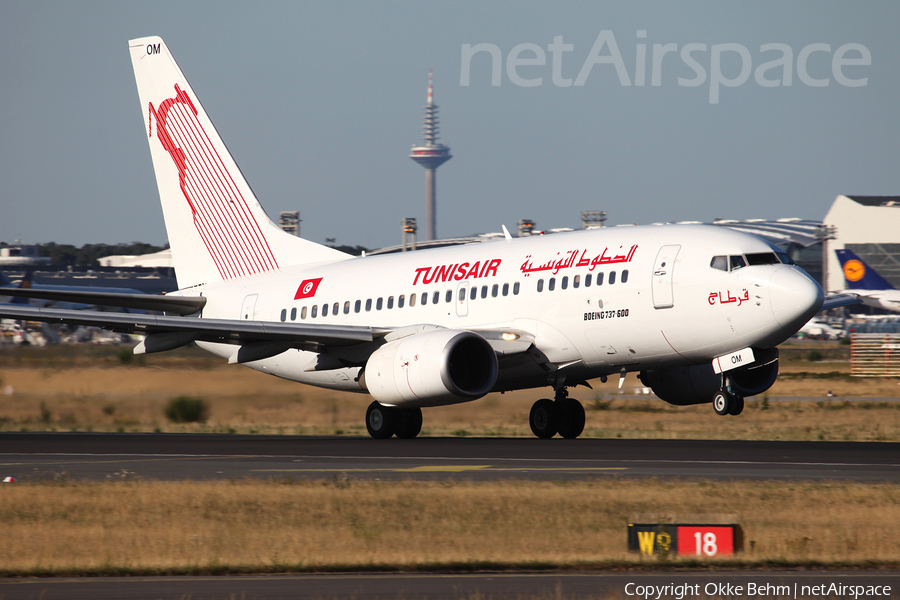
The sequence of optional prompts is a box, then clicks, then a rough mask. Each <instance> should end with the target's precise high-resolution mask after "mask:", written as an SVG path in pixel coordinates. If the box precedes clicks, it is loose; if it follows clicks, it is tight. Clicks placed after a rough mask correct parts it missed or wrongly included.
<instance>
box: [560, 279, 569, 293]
mask: <svg viewBox="0 0 900 600" xmlns="http://www.w3.org/2000/svg"><path fill="white" fill-rule="evenodd" d="M560 284H561V285H560V286H559V287H561V288H562V289H564V290H565V289H567V288H568V287H569V277H568V276H566V277H563V278H562V281H561V282H560Z"/></svg>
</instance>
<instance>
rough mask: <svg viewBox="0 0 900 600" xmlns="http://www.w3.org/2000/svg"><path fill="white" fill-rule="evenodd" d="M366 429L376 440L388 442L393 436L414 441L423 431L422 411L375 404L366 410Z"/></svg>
mask: <svg viewBox="0 0 900 600" xmlns="http://www.w3.org/2000/svg"><path fill="white" fill-rule="evenodd" d="M366 429H367V430H368V432H369V435H371V436H372V437H373V438H375V439H376V440H386V439H388V438H389V437H391V436H393V435H396V436H397V437H398V438H401V439H406V440H408V439H412V438H414V437H416V436H417V435H419V432H420V431H422V409H421V408H397V407H394V406H384V405H383V404H379V403H378V402H373V403H372V404H370V405H369V408H368V409H366Z"/></svg>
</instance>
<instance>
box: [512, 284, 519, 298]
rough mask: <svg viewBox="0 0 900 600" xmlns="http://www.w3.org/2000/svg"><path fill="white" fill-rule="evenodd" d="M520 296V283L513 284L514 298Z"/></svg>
mask: <svg viewBox="0 0 900 600" xmlns="http://www.w3.org/2000/svg"><path fill="white" fill-rule="evenodd" d="M518 295H519V282H518V281H517V282H515V283H514V284H513V296H518Z"/></svg>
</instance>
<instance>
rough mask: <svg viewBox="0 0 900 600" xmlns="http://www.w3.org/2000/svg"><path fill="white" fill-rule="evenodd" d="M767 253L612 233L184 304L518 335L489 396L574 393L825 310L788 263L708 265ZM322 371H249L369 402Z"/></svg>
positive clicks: (533, 240)
mask: <svg viewBox="0 0 900 600" xmlns="http://www.w3.org/2000/svg"><path fill="white" fill-rule="evenodd" d="M770 252H774V247H773V246H771V245H769V244H768V243H766V242H764V241H762V240H760V239H758V238H755V237H753V236H749V235H746V234H741V233H737V232H733V231H730V230H726V229H722V228H718V227H708V226H689V225H676V226H645V227H617V228H608V229H595V230H588V231H578V232H571V233H563V234H555V235H551V236H535V237H528V238H517V239H513V240H501V241H497V242H488V243H481V244H471V245H466V246H456V247H452V248H444V249H435V250H423V251H416V252H408V253H400V254H391V255H383V256H371V257H362V258H352V259H347V260H343V261H337V262H330V263H325V264H319V265H313V266H304V267H289V268H284V269H280V270H277V271H273V272H267V273H261V274H257V275H253V276H250V277H244V278H239V279H232V280H228V281H224V282H218V283H214V284H208V285H203V286H200V287H199V288H194V289H192V290H190V293H191V295H196V294H197V292H198V290H199V291H200V292H202V293H203V295H204V296H205V297H206V298H207V305H206V307H205V308H204V310H203V313H202V317H206V318H229V319H234V318H240V319H253V320H260V321H275V322H280V321H287V322H296V323H308V324H322V325H324V324H334V325H338V324H339V325H365V326H370V327H373V328H387V329H399V328H402V327H409V326H414V325H430V326H439V327H445V328H448V329H456V330H469V331H475V332H479V331H494V332H496V331H506V330H508V331H511V332H518V333H522V334H525V335H527V336H530V337H533V344H534V350H536V352H529V353H522V354H519V355H515V356H513V357H511V358H510V359H509V360H506V361H505V362H504V360H503V359H501V363H500V376H499V378H498V380H497V384H496V386H495V390H511V389H521V388H527V387H538V386H543V385H547V384H548V383H547V372H548V365H549V369H550V370H554V369H560V370H564V371H565V373H566V376H567V378H568V380H569V381H580V380H586V379H590V378H594V377H599V376H603V375H608V374H612V373H618V372H621V371H622V370H623V369H624V370H625V371H640V370H646V369H658V368H665V367H672V366H687V365H691V364H701V363H704V362H708V361H710V360H712V359H713V358H714V357H717V356H722V355H725V354H728V353H730V352H735V351H737V350H740V349H743V348H747V347H755V348H771V347H773V346H775V345H777V344H778V343H780V342H782V341H784V340H785V339H787V338H788V337H790V336H791V335H792V334H793V333H794V332H795V331H797V329H799V328H800V327H801V326H802V325H803V324H804V323H805V322H806V321H807V320H808V319H809V318H810V317H811V316H812V315H813V314H815V312H816V311H817V310H818V307H819V306H820V305H821V302H822V297H823V293H822V290H821V288H820V287H819V286H818V284H817V283H815V281H813V280H812V279H811V278H810V277H809V276H808V275H807V274H806V273H805V272H804V271H802V270H801V269H799V268H798V267H795V266H792V265H787V264H781V263H777V264H759V265H756V266H745V267H743V268H739V269H735V270H721V269H717V268H713V267H712V266H711V261H712V259H713V257H715V256H722V257H729V256H742V255H746V254H759V253H770ZM588 278H590V285H587V283H588ZM316 280H319V281H316ZM301 284H304V285H302V286H301ZM473 290H474V291H473ZM539 290H540V291H539ZM304 296H305V297H304ZM326 313H327V314H326ZM201 345H202V346H203V347H204V348H206V349H208V350H209V351H211V352H214V353H216V354H219V355H220V356H230V355H232V354H233V353H234V346H229V345H226V344H211V343H201ZM318 360H319V357H318V355H317V354H316V353H315V352H309V351H303V350H298V349H293V350H289V351H287V352H284V353H282V354H280V355H277V356H274V357H272V358H267V359H264V360H259V361H255V362H251V363H247V365H248V366H250V367H251V368H254V369H257V370H259V371H263V372H266V373H270V374H273V375H276V376H279V377H283V378H286V379H290V380H294V381H299V382H303V383H308V384H311V385H317V386H321V387H327V388H333V389H342V390H352V391H365V390H364V389H363V388H362V387H361V386H360V383H359V382H358V377H359V374H360V369H361V368H362V367H360V366H351V367H343V368H328V369H323V370H315V368H314V365H316V363H317V361H318ZM338 367H340V365H338Z"/></svg>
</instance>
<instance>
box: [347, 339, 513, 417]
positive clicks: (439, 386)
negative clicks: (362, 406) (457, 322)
mask: <svg viewBox="0 0 900 600" xmlns="http://www.w3.org/2000/svg"><path fill="white" fill-rule="evenodd" d="M497 372H498V368H497V356H496V354H495V353H494V349H493V348H491V345H490V343H488V341H487V340H485V339H484V338H483V337H481V336H480V335H478V334H475V333H472V332H471V331H459V330H452V329H438V330H435V331H428V332H424V333H418V334H415V335H411V336H409V337H405V338H402V339H399V340H396V341H393V342H389V343H387V344H385V345H384V346H382V347H381V348H379V349H378V350H376V351H375V352H373V353H372V355H371V356H370V357H369V360H368V361H367V362H366V367H365V371H364V373H363V375H362V376H361V378H360V384H362V386H363V387H364V388H366V389H367V390H368V391H369V393H370V394H372V396H373V397H374V398H375V399H376V400H378V401H379V402H380V403H382V404H385V405H388V406H440V405H444V404H457V403H459V402H468V401H470V400H476V399H478V398H481V397H482V396H484V395H485V394H487V393H488V392H489V391H491V389H492V388H493V387H494V384H495V383H496V381H497Z"/></svg>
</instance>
